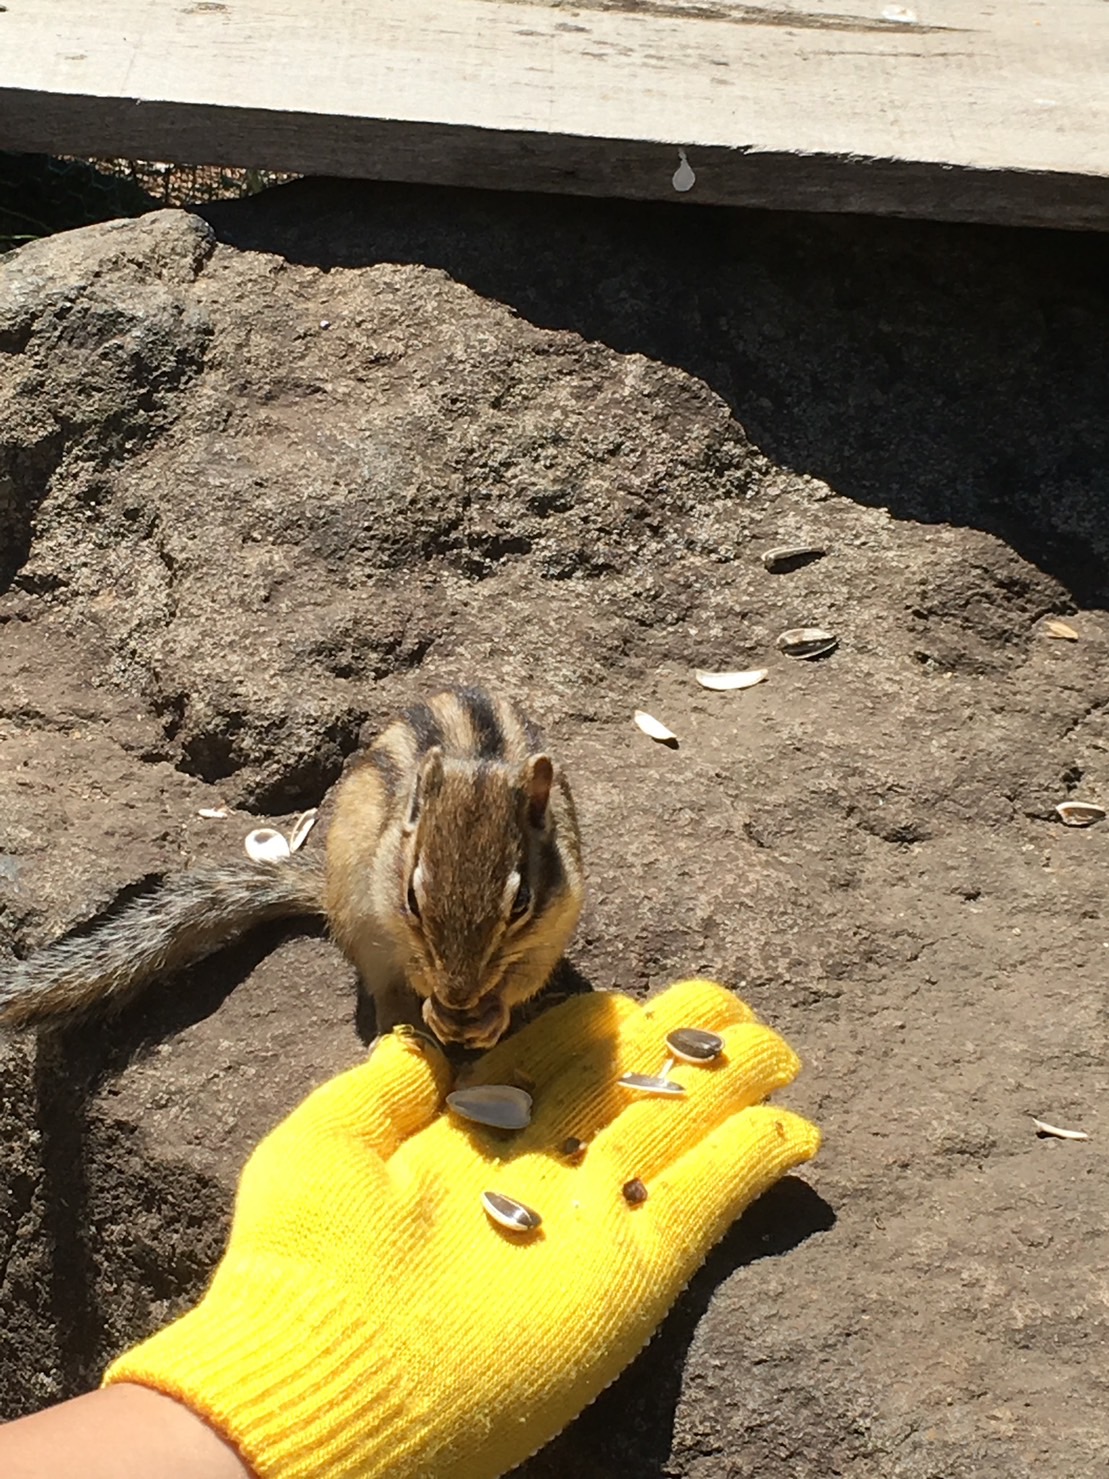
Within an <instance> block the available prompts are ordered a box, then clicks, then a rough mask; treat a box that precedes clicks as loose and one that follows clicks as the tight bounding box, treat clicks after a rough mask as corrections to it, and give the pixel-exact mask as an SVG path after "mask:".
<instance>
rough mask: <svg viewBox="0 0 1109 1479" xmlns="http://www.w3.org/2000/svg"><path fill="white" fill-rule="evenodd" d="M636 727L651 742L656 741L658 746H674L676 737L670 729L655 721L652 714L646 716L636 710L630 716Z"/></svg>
mask: <svg viewBox="0 0 1109 1479" xmlns="http://www.w3.org/2000/svg"><path fill="white" fill-rule="evenodd" d="M632 718H633V719H634V720H635V722H636V725H637V726H638V727H639V728H640V729H641V730H642V731H643V733H644V734H645V735H648V736H649V737H650V738H651V739H653V740H658V742H659V744H660V745H676V744H677V742H678V736H677V735H676V734H675V733H674V731H673V730H672V729H667V727H666V725H665V724H663V723H662V722H661V721H660V720H658V719H656V718H655V716H654V715H653V714H648V713H647V712H646V711H645V710H644V709H636V711H635V713H634V714H633V715H632Z"/></svg>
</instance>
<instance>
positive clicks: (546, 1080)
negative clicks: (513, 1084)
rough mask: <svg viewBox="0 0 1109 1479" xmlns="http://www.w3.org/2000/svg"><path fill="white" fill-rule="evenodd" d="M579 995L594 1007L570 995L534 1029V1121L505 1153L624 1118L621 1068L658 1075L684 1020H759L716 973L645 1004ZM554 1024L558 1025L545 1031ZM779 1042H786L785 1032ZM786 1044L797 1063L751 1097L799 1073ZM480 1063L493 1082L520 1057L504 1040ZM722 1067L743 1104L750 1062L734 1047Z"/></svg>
mask: <svg viewBox="0 0 1109 1479" xmlns="http://www.w3.org/2000/svg"><path fill="white" fill-rule="evenodd" d="M577 1001H578V1002H581V1003H582V1005H583V1006H584V1005H585V1004H586V1003H591V1006H590V1008H589V1010H588V1011H580V1012H575V1013H570V1012H568V1011H567V1008H569V1007H572V1006H576V1005H577V1002H567V1003H566V1004H565V1006H563V1007H558V1008H556V1009H555V1011H553V1012H550V1013H548V1014H547V1015H546V1016H545V1017H544V1018H542V1019H541V1020H540V1021H539V1022H536V1023H535V1024H534V1026H533V1027H532V1028H529V1029H528V1032H529V1033H531V1032H532V1031H535V1033H536V1037H535V1038H534V1040H533V1043H532V1045H531V1052H530V1053H529V1055H528V1057H527V1058H525V1059H524V1062H525V1063H526V1064H527V1067H528V1070H529V1072H530V1078H531V1080H532V1082H531V1083H529V1085H528V1087H529V1089H530V1092H531V1093H532V1095H533V1098H534V1101H535V1107H534V1114H533V1120H532V1123H531V1125H530V1126H529V1128H528V1129H527V1130H525V1131H524V1133H523V1134H522V1135H519V1136H517V1137H514V1138H513V1140H512V1142H511V1144H510V1145H508V1146H504V1147H503V1149H501V1150H500V1153H501V1154H505V1155H507V1156H508V1157H514V1156H517V1155H521V1154H527V1153H529V1152H533V1151H541V1152H543V1153H549V1152H551V1151H552V1150H555V1149H557V1148H558V1147H559V1146H560V1145H561V1144H562V1143H563V1141H564V1140H567V1139H569V1138H573V1139H577V1140H583V1141H585V1142H587V1143H588V1142H589V1141H591V1140H593V1139H594V1137H596V1136H597V1135H598V1134H599V1133H600V1132H601V1131H602V1130H603V1129H604V1128H605V1126H607V1125H610V1124H611V1123H612V1122H613V1121H614V1120H616V1119H617V1117H620V1118H621V1119H622V1118H623V1117H624V1115H625V1114H626V1112H627V1111H628V1109H629V1107H630V1100H631V1092H630V1091H629V1090H628V1089H626V1088H624V1087H622V1086H621V1085H620V1083H619V1079H620V1077H621V1075H622V1074H624V1073H627V1072H630V1071H634V1072H643V1071H647V1072H650V1073H654V1074H657V1073H658V1072H659V1070H660V1069H661V1068H662V1067H663V1064H664V1062H665V1058H664V1057H663V1056H661V1055H662V1054H664V1053H665V1051H666V1046H665V1044H666V1034H667V1033H668V1032H671V1031H673V1030H674V1027H675V1026H686V1027H688V1026H693V1025H698V1026H702V1027H706V1028H707V1029H708V1030H710V1031H717V1030H719V1031H720V1032H721V1033H722V1034H724V1035H725V1040H727V1031H728V1028H729V1025H730V1026H731V1028H732V1030H733V1031H734V1030H737V1029H738V1028H745V1027H750V1026H756V1025H757V1024H752V1023H751V1022H750V1020H749V1019H750V1018H751V1016H753V1013H752V1012H751V1010H750V1008H749V1007H747V1006H746V1005H745V1004H744V1003H743V1002H741V1001H738V1000H737V999H736V997H734V996H733V995H732V994H731V992H729V991H726V990H725V989H724V988H723V987H722V986H717V985H715V984H714V983H713V982H706V981H689V982H682V983H680V984H679V985H678V986H674V987H671V988H670V989H669V990H668V991H665V992H663V993H662V994H661V995H660V996H658V997H656V998H654V1000H653V1001H652V1002H651V1003H649V1004H648V1006H646V1007H639V1006H636V1005H635V1004H634V1003H633V1002H631V1001H630V1000H629V999H628V998H626V997H617V996H610V995H606V996H594V997H580V998H578V999H577ZM554 1019H558V1020H554ZM547 1024H550V1031H549V1032H548V1033H547V1034H546V1035H545V1036H540V1033H541V1030H542V1028H543V1027H545V1026H547ZM583 1028H585V1029H587V1030H586V1031H583V1030H582V1029H583ZM758 1031H759V1032H761V1033H763V1034H768V1033H769V1029H767V1028H762V1027H758ZM769 1035H770V1036H771V1037H773V1034H769ZM522 1036H523V1034H521V1037H522ZM518 1040H519V1039H513V1040H511V1041H510V1042H508V1043H506V1044H504V1047H505V1048H506V1049H510V1048H511V1047H512V1043H513V1042H515V1041H518ZM774 1041H775V1042H776V1043H779V1044H780V1039H774ZM783 1050H784V1052H785V1053H786V1054H787V1055H788V1070H787V1069H786V1068H780V1069H779V1070H778V1071H777V1072H775V1073H771V1074H770V1075H769V1076H768V1077H767V1078H766V1079H765V1081H764V1082H763V1083H762V1084H761V1085H760V1086H758V1088H757V1092H753V1093H752V1094H751V1096H750V1097H748V1099H747V1100H746V1101H745V1102H748V1103H754V1102H755V1101H757V1100H758V1099H761V1098H765V1097H766V1095H767V1094H769V1093H770V1092H771V1091H772V1089H774V1088H778V1087H780V1086H781V1084H782V1083H788V1082H789V1080H790V1079H792V1078H793V1077H794V1075H795V1074H796V1072H797V1066H798V1065H797V1060H796V1059H795V1058H794V1057H793V1055H792V1054H791V1053H789V1050H788V1049H785V1048H784V1045H781V1048H780V1049H779V1050H778V1051H779V1052H780V1051H783ZM502 1064H503V1067H502ZM478 1066H479V1068H480V1069H481V1075H480V1081H481V1082H486V1083H492V1082H504V1081H505V1075H506V1074H509V1073H511V1072H512V1069H513V1067H514V1066H515V1065H514V1063H513V1060H512V1058H511V1055H510V1054H509V1053H507V1052H506V1053H505V1054H504V1055H503V1056H502V1054H501V1050H500V1048H495V1049H493V1051H492V1052H491V1053H488V1054H487V1055H486V1057H485V1058H483V1059H482V1060H481V1063H480V1064H479V1065H478ZM682 1066H683V1067H686V1066H687V1065H684V1064H683V1065H682ZM688 1068H689V1070H690V1072H691V1073H692V1074H693V1075H695V1076H696V1075H699V1074H705V1073H710V1074H711V1073H712V1072H713V1070H711V1069H709V1070H706V1069H704V1068H698V1067H695V1066H694V1065H692V1064H690V1065H688ZM719 1068H720V1069H721V1070H722V1071H723V1072H724V1075H725V1079H726V1083H725V1084H724V1085H722V1087H721V1088H720V1090H719V1096H720V1097H721V1098H723V1099H724V1100H726V1101H727V1100H729V1097H730V1100H731V1107H732V1108H733V1109H734V1108H735V1084H736V1081H737V1079H738V1077H739V1076H740V1069H741V1065H738V1066H737V1064H734V1063H733V1062H732V1060H731V1059H730V1058H729V1057H728V1054H727V1053H725V1054H724V1056H723V1058H722V1059H721V1061H720V1064H719ZM510 1081H511V1080H510ZM517 1081H519V1080H517ZM643 1107H644V1108H645V1109H646V1110H647V1113H646V1116H645V1120H646V1122H648V1123H656V1124H658V1125H659V1126H660V1130H661V1127H662V1126H665V1127H666V1131H669V1130H670V1127H672V1126H673V1125H674V1124H675V1122H677V1123H678V1124H679V1125H681V1124H682V1123H683V1122H685V1123H688V1122H687V1121H685V1119H684V1116H683V1115H681V1113H680V1112H679V1113H678V1114H675V1108H676V1101H674V1100H667V1101H666V1102H665V1104H664V1106H663V1108H664V1110H665V1113H661V1114H660V1113H658V1110H659V1102H658V1100H652V1101H651V1103H650V1105H644V1106H643ZM722 1113H723V1111H721V1114H718V1115H717V1118H719V1117H721V1115H722ZM664 1133H665V1132H664ZM679 1133H682V1132H679ZM697 1133H703V1131H697V1130H693V1131H689V1130H688V1129H687V1130H686V1131H685V1132H684V1138H683V1139H682V1140H681V1141H680V1142H679V1143H678V1144H677V1145H675V1146H674V1148H673V1149H672V1150H671V1151H670V1152H669V1154H676V1153H677V1152H678V1150H679V1149H680V1148H682V1146H684V1145H686V1144H688V1143H689V1136H690V1134H697ZM498 1145H499V1142H498Z"/></svg>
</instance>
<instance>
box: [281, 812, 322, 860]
mask: <svg viewBox="0 0 1109 1479" xmlns="http://www.w3.org/2000/svg"><path fill="white" fill-rule="evenodd" d="M319 814H320V813H319V810H318V809H317V808H316V807H313V808H312V810H311V811H302V812H301V814H300V816H298V817H297V819H296V821H295V822H294V823H293V825H292V828H291V829H290V832H289V851H290V852H299V851H300V849H301V848H302V847H303V846H304V844H305V842H307V840H308V834H309V832H311V830H312V828H313V827H314V826H315V825H316V818H317V817H318V816H319Z"/></svg>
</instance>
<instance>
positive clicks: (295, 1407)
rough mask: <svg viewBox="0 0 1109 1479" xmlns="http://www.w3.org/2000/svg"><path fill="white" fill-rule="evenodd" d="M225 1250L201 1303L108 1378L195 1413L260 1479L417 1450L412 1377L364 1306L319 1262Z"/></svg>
mask: <svg viewBox="0 0 1109 1479" xmlns="http://www.w3.org/2000/svg"><path fill="white" fill-rule="evenodd" d="M310 1275H311V1276H310V1277H309V1278H308V1279H306V1278H305V1270H304V1269H303V1268H297V1267H296V1266H294V1265H291V1264H290V1262H289V1261H288V1260H287V1259H282V1258H277V1257H272V1256H270V1257H267V1256H265V1255H252V1256H249V1257H246V1256H238V1257H234V1256H233V1255H229V1256H228V1257H227V1258H225V1260H224V1262H223V1263H222V1264H221V1265H220V1267H219V1269H218V1271H217V1273H216V1276H215V1279H214V1280H213V1283H212V1286H211V1288H210V1290H209V1291H208V1293H207V1294H206V1295H205V1297H204V1299H203V1300H202V1301H201V1303H200V1304H199V1305H198V1306H197V1307H196V1308H195V1309H193V1310H191V1311H190V1312H189V1313H188V1314H186V1315H183V1316H182V1317H181V1318H180V1319H179V1320H176V1321H175V1322H174V1323H173V1324H172V1325H168V1326H167V1327H166V1328H165V1329H164V1330H160V1331H159V1332H158V1333H157V1334H156V1335H153V1336H151V1338H150V1339H149V1340H146V1341H144V1342H143V1343H142V1344H141V1345H138V1346H136V1347H135V1348H134V1349H133V1350H130V1351H127V1352H125V1353H124V1354H123V1355H122V1356H120V1357H119V1358H118V1360H116V1361H114V1362H113V1363H112V1365H111V1366H109V1368H108V1370H107V1371H106V1372H105V1375H104V1381H103V1384H104V1385H105V1386H111V1385H113V1384H115V1383H117V1382H134V1383H136V1384H138V1385H140V1386H145V1387H152V1388H153V1389H154V1390H155V1391H159V1392H162V1393H163V1394H164V1395H166V1396H168V1397H173V1398H175V1399H176V1400H177V1401H179V1402H182V1403H183V1404H184V1405H185V1406H187V1407H189V1408H191V1409H192V1411H193V1412H195V1413H196V1414H197V1415H198V1416H199V1417H201V1418H203V1419H204V1421H205V1422H207V1423H208V1424H209V1425H210V1426H211V1427H213V1428H215V1429H216V1431H217V1432H218V1433H220V1434H221V1435H222V1436H223V1437H224V1438H226V1439H227V1441H228V1442H230V1443H231V1445H232V1446H233V1447H234V1448H235V1449H236V1450H237V1451H238V1453H239V1454H240V1456H241V1457H242V1459H243V1460H244V1461H245V1462H246V1463H247V1464H248V1465H249V1467H250V1468H251V1469H252V1470H253V1472H254V1473H255V1474H256V1475H257V1476H258V1479H374V1476H378V1475H384V1474H385V1473H386V1472H393V1471H394V1470H395V1468H396V1467H397V1462H398V1459H401V1458H403V1456H404V1455H405V1453H406V1451H407V1450H408V1449H409V1448H410V1447H412V1446H413V1443H414V1440H415V1439H417V1437H418V1434H417V1433H415V1432H413V1421H412V1419H413V1414H412V1411H411V1410H410V1407H409V1404H408V1402H407V1400H406V1395H405V1393H406V1388H407V1385H408V1384H407V1382H406V1380H405V1377H404V1375H403V1373H402V1372H401V1371H400V1370H399V1369H398V1365H397V1363H396V1362H395V1360H394V1358H393V1352H392V1351H391V1350H389V1349H387V1348H384V1347H385V1342H384V1341H383V1340H381V1339H379V1338H377V1336H376V1333H375V1330H374V1325H373V1321H372V1319H371V1318H370V1315H369V1311H367V1310H364V1309H361V1308H359V1307H358V1306H357V1305H356V1304H355V1303H354V1302H353V1301H352V1300H351V1298H350V1296H349V1294H348V1293H347V1292H346V1291H344V1290H342V1289H339V1288H328V1287H326V1286H324V1287H321V1284H320V1281H319V1278H318V1270H315V1269H312V1270H310Z"/></svg>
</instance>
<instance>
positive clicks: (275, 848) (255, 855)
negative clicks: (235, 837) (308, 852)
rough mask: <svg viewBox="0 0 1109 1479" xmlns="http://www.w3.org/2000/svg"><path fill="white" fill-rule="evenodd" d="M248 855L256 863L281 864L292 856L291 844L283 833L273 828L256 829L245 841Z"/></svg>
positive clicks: (244, 844) (249, 833) (247, 835)
mask: <svg viewBox="0 0 1109 1479" xmlns="http://www.w3.org/2000/svg"><path fill="white" fill-rule="evenodd" d="M243 846H244V847H245V848H246V855H247V857H248V858H251V859H252V860H253V861H254V862H255V863H280V862H282V861H283V860H284V859H285V858H288V857H290V856H291V854H290V852H289V844H288V842H287V840H286V838H285V836H284V834H283V833H281V832H276V831H274V829H273V828H272V827H256V828H255V830H254V831H253V832H248V833H247V834H246V837H245V838H244V839H243Z"/></svg>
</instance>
